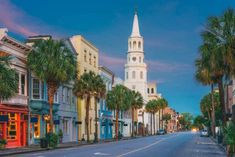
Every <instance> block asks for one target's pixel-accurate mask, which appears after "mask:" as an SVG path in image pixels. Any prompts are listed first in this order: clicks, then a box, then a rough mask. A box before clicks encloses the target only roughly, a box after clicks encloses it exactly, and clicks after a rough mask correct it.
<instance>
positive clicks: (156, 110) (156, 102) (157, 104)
mask: <svg viewBox="0 0 235 157" xmlns="http://www.w3.org/2000/svg"><path fill="white" fill-rule="evenodd" d="M158 111H160V103H159V101H158V100H157V99H155V100H154V112H153V117H154V118H153V120H154V122H153V124H154V134H156V126H155V124H156V122H155V114H156V113H157V112H158Z"/></svg>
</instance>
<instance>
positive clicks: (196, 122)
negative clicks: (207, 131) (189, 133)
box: [193, 115, 206, 130]
mask: <svg viewBox="0 0 235 157" xmlns="http://www.w3.org/2000/svg"><path fill="white" fill-rule="evenodd" d="M205 122H206V119H205V118H204V117H203V116H201V115H199V116H196V117H195V118H194V119H193V126H194V127H197V128H198V129H200V130H201V129H203V125H205Z"/></svg>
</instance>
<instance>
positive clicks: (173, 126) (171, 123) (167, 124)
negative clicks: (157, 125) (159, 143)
mask: <svg viewBox="0 0 235 157" xmlns="http://www.w3.org/2000/svg"><path fill="white" fill-rule="evenodd" d="M165 114H170V115H171V117H170V120H167V121H164V122H163V123H164V124H163V126H164V129H165V130H166V131H167V132H168V133H170V132H175V131H177V112H175V110H174V109H172V108H170V107H167V108H165V109H164V110H163V115H165Z"/></svg>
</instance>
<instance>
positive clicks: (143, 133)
mask: <svg viewBox="0 0 235 157" xmlns="http://www.w3.org/2000/svg"><path fill="white" fill-rule="evenodd" d="M142 123H143V125H142V136H144V135H145V132H144V130H145V129H144V111H142Z"/></svg>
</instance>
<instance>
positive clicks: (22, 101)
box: [2, 95, 28, 106]
mask: <svg viewBox="0 0 235 157" xmlns="http://www.w3.org/2000/svg"><path fill="white" fill-rule="evenodd" d="M2 103H3V104H7V105H21V106H27V105H28V97H27V96H23V95H17V96H15V97H13V98H11V99H9V100H4V101H2Z"/></svg>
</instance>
